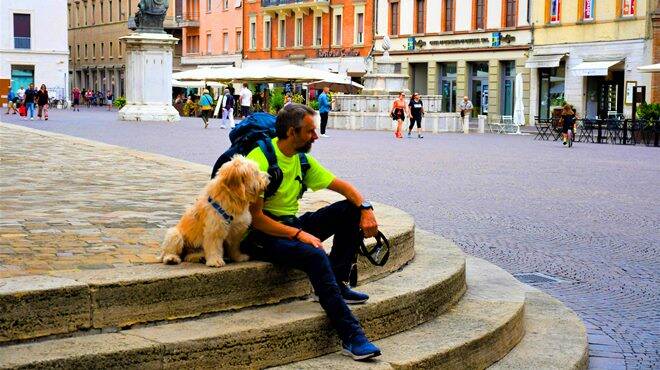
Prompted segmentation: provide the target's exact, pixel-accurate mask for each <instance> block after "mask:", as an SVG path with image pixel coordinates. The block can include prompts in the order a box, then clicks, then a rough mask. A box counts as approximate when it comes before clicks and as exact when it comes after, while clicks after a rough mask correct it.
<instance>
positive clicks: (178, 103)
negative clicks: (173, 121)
mask: <svg viewBox="0 0 660 370" xmlns="http://www.w3.org/2000/svg"><path fill="white" fill-rule="evenodd" d="M183 103H184V99H183V93H178V94H177V96H176V99H174V109H176V111H177V112H179V115H180V116H182V115H183Z"/></svg>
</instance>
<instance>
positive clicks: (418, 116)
mask: <svg viewBox="0 0 660 370" xmlns="http://www.w3.org/2000/svg"><path fill="white" fill-rule="evenodd" d="M423 115H424V103H422V99H420V96H419V93H418V92H416V93H414V94H413V97H412V99H410V103H408V117H410V126H408V137H411V134H412V129H413V127H414V126H415V123H417V137H418V138H419V139H422V138H424V136H422V116H423Z"/></svg>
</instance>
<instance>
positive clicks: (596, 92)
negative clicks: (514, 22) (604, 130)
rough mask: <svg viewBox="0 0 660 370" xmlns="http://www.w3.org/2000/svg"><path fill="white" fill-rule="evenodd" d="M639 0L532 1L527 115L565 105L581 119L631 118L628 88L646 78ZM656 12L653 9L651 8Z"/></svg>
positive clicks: (648, 46) (645, 19)
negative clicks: (573, 108)
mask: <svg viewBox="0 0 660 370" xmlns="http://www.w3.org/2000/svg"><path fill="white" fill-rule="evenodd" d="M649 3H650V1H644V0H545V1H535V2H534V3H533V4H534V5H533V12H532V19H533V24H534V46H533V50H532V52H531V53H530V58H529V60H528V62H527V63H526V65H527V67H529V68H531V69H532V73H531V93H530V98H531V101H530V107H531V111H530V116H532V117H534V116H540V117H542V118H547V117H550V116H552V115H553V113H554V114H556V112H557V109H558V108H559V107H560V106H561V105H562V104H563V103H564V102H567V103H569V104H572V105H574V106H575V107H576V108H577V111H578V114H579V115H581V116H583V117H590V118H591V117H593V118H595V117H601V118H607V117H608V116H611V115H621V114H623V115H625V116H626V117H630V115H631V105H630V103H631V94H629V93H627V91H631V90H632V89H631V87H632V86H633V85H635V84H636V85H645V86H647V97H646V99H647V100H649V99H650V98H651V90H652V89H651V78H652V76H651V74H649V73H640V72H639V71H638V70H637V68H638V67H640V66H642V65H645V64H650V63H651V61H652V55H651V54H652V41H651V38H652V31H651V30H652V27H651V21H650V19H651V16H650V14H651V12H650V11H649V7H648V4H649ZM653 10H655V7H654V8H653Z"/></svg>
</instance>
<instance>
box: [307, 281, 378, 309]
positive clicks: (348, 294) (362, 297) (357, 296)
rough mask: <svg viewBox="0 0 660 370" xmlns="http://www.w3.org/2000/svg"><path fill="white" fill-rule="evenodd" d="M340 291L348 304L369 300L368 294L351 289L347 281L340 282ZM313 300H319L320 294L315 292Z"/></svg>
mask: <svg viewBox="0 0 660 370" xmlns="http://www.w3.org/2000/svg"><path fill="white" fill-rule="evenodd" d="M339 291H340V292H341V297H342V298H344V302H346V303H347V304H361V303H364V302H366V301H367V300H369V296H368V295H366V294H364V293H360V292H356V291H355V290H351V288H350V287H349V286H348V285H346V284H345V283H339ZM312 301H314V302H318V301H319V296H318V295H316V294H313V295H312Z"/></svg>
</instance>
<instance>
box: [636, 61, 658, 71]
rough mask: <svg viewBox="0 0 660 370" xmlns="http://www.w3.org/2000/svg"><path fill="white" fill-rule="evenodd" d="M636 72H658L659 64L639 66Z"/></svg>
mask: <svg viewBox="0 0 660 370" xmlns="http://www.w3.org/2000/svg"><path fill="white" fill-rule="evenodd" d="M637 70H639V71H640V72H643V73H653V72H660V63H656V64H649V65H647V66H641V67H638V68H637Z"/></svg>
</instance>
